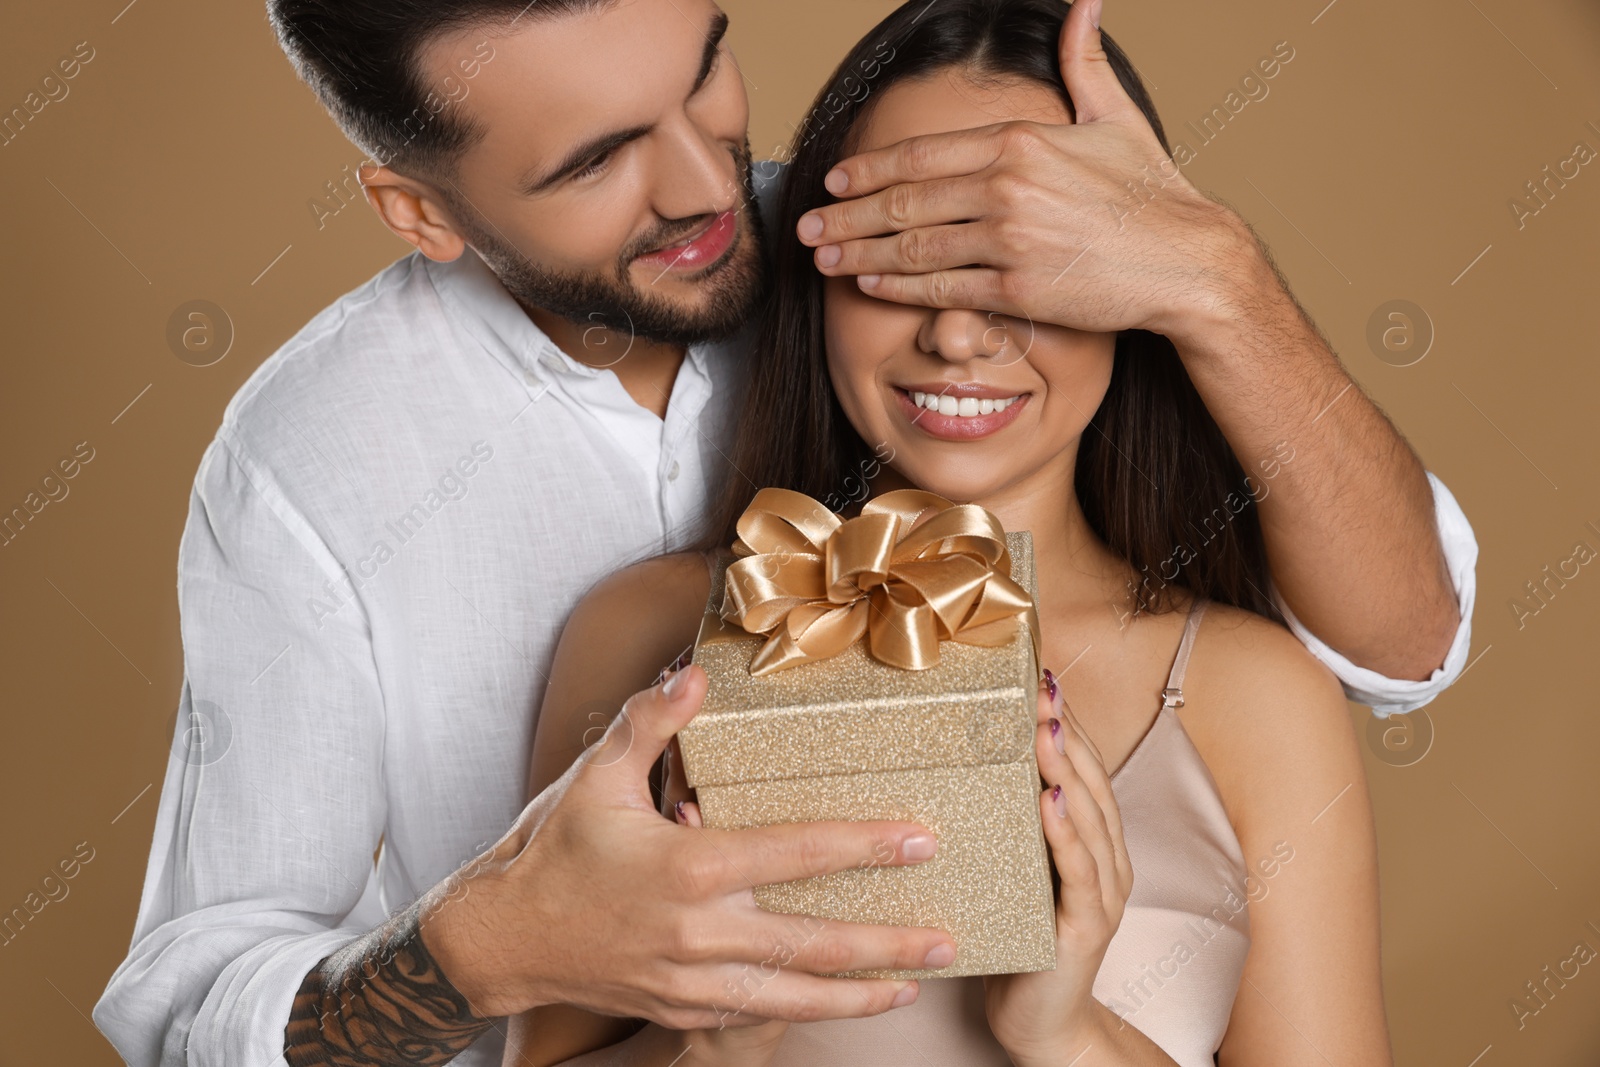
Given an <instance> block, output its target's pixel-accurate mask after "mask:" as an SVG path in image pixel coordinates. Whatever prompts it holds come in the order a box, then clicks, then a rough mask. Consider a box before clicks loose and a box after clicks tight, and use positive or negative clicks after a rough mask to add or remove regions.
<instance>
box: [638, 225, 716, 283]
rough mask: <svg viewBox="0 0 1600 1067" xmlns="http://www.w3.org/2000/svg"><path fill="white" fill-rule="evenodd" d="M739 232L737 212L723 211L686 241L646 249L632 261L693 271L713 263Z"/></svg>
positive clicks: (687, 271) (688, 272)
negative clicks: (656, 248) (653, 250)
mask: <svg viewBox="0 0 1600 1067" xmlns="http://www.w3.org/2000/svg"><path fill="white" fill-rule="evenodd" d="M738 232H739V216H738V215H736V214H735V213H734V212H732V211H724V212H723V213H722V214H720V215H718V216H717V217H716V218H714V219H712V220H711V221H710V222H708V223H707V224H706V228H705V229H704V230H703V231H701V232H700V233H699V234H697V235H696V236H695V237H694V239H693V240H691V241H689V242H688V243H686V244H680V245H673V246H672V247H670V248H663V249H660V250H659V251H655V252H648V253H646V254H645V255H642V256H640V257H639V258H638V259H636V260H634V262H636V263H642V264H644V265H645V266H647V267H657V268H660V269H661V270H663V271H672V272H674V273H678V274H692V273H694V272H695V271H698V270H704V269H705V268H706V267H708V266H710V265H711V264H712V263H715V262H716V261H717V259H718V257H720V256H721V255H722V254H723V253H724V252H726V251H727V250H728V249H729V248H730V247H731V246H732V245H733V239H734V237H735V236H736V235H737V234H738Z"/></svg>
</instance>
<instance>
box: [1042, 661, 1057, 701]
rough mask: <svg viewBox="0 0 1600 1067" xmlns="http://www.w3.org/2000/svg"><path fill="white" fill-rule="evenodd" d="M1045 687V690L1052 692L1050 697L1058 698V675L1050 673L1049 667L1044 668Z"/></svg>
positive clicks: (1052, 698)
mask: <svg viewBox="0 0 1600 1067" xmlns="http://www.w3.org/2000/svg"><path fill="white" fill-rule="evenodd" d="M1044 688H1045V692H1047V693H1049V694H1050V699H1051V700H1054V699H1055V698H1056V676H1055V675H1054V674H1052V673H1050V668H1049V667H1046V668H1045V669H1044Z"/></svg>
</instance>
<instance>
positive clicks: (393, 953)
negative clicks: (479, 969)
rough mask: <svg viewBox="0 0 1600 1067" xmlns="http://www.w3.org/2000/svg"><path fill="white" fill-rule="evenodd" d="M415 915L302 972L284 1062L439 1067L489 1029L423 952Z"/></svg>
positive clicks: (416, 910)
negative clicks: (312, 968) (301, 980)
mask: <svg viewBox="0 0 1600 1067" xmlns="http://www.w3.org/2000/svg"><path fill="white" fill-rule="evenodd" d="M420 914H421V911H420V904H419V905H413V906H412V907H410V908H407V909H406V910H405V911H403V912H401V913H399V914H398V915H396V916H394V917H393V918H392V919H390V920H389V921H388V922H386V923H384V924H383V925H382V926H380V927H378V928H377V929H376V930H374V931H372V933H370V934H368V935H367V936H366V937H363V938H361V939H360V940H359V941H356V942H354V943H353V944H351V945H348V946H346V947H345V948H343V949H341V950H339V951H338V952H336V953H334V954H333V955H331V956H329V957H327V958H326V959H324V960H323V961H322V962H321V963H319V964H318V965H317V967H316V969H315V970H313V971H312V972H311V973H310V974H308V975H306V980H305V982H304V983H302V984H301V986H300V992H299V993H297V994H296V995H295V998H294V1007H293V1008H292V1009H291V1010H290V1012H289V1025H288V1027H287V1028H285V1030H284V1048H283V1055H284V1059H286V1060H287V1061H288V1062H289V1064H290V1067H376V1065H379V1064H383V1065H388V1064H407V1065H410V1064H416V1065H418V1067H427V1065H432V1064H444V1063H448V1062H449V1061H450V1060H451V1059H452V1058H454V1057H456V1056H458V1055H460V1054H461V1053H462V1052H464V1051H465V1050H466V1049H467V1047H468V1046H469V1045H471V1044H472V1043H473V1041H475V1040H477V1038H478V1037H479V1035H481V1034H482V1033H483V1032H484V1031H485V1030H487V1029H489V1026H490V1020H489V1019H486V1018H484V1017H482V1016H480V1015H478V1014H477V1013H476V1012H474V1011H473V1010H472V1005H471V1004H469V1003H467V999H466V998H465V997H463V996H462V995H461V994H460V993H459V992H458V991H457V990H456V988H455V986H453V985H452V984H451V983H450V979H449V978H447V977H445V975H444V972H443V971H441V970H440V969H439V965H438V964H437V963H436V962H435V961H434V959H433V957H432V955H430V954H429V952H428V948H427V946H426V945H425V944H423V941H422V935H421V926H420V919H419V916H420Z"/></svg>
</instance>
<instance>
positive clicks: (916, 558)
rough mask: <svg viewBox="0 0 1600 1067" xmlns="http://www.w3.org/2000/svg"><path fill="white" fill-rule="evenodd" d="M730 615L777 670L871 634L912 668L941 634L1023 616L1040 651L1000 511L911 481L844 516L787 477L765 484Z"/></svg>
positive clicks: (986, 642) (747, 524) (924, 663)
mask: <svg viewBox="0 0 1600 1067" xmlns="http://www.w3.org/2000/svg"><path fill="white" fill-rule="evenodd" d="M737 529H738V534H739V539H738V541H737V542H736V543H735V544H734V546H733V548H734V553H735V554H736V555H737V556H739V557H740V558H738V559H736V560H735V561H734V562H733V563H731V564H730V565H729V567H728V572H727V580H726V583H725V590H724V594H723V602H722V609H721V614H722V617H723V618H724V619H726V620H728V621H730V622H732V623H734V624H736V625H738V626H740V627H741V628H743V629H744V630H746V631H748V632H750V633H755V634H764V635H766V637H767V642H766V644H764V645H763V646H762V647H761V649H760V651H758V652H757V653H756V655H755V658H754V659H753V660H752V661H751V664H750V673H751V674H754V675H760V674H766V673H769V672H771V671H777V670H784V669H786V668H789V667H793V666H797V665H798V664H801V663H809V662H813V661H815V660H820V659H827V658H829V657H831V656H836V655H838V654H839V653H840V652H843V651H844V650H845V649H846V648H848V647H849V646H850V645H851V644H854V643H855V642H856V641H859V640H860V639H861V638H862V637H863V636H865V637H866V638H867V647H868V650H869V651H870V652H871V653H872V655H873V657H874V658H876V659H878V660H881V661H882V662H884V663H888V664H890V665H891V666H895V667H900V668H903V669H905V670H926V669H927V668H929V667H932V666H934V665H935V664H937V663H938V662H939V642H940V641H960V642H962V643H963V644H972V645H983V646H990V647H993V646H996V645H1002V644H1005V643H1006V642H1007V641H1009V640H1011V638H1012V636H1013V635H1014V634H1015V632H1016V629H1015V628H1016V622H1015V620H1016V619H1018V618H1021V619H1024V620H1025V621H1026V622H1027V623H1028V625H1029V628H1030V632H1031V635H1032V637H1033V642H1034V650H1035V653H1036V654H1037V651H1038V646H1039V622H1038V617H1037V614H1036V612H1035V609H1034V604H1033V598H1032V597H1031V596H1029V595H1028V592H1027V590H1025V589H1023V588H1022V587H1021V586H1020V585H1018V584H1017V583H1016V582H1015V581H1013V580H1012V579H1011V554H1010V553H1009V552H1008V551H1007V550H1006V540H1005V529H1004V527H1002V526H1001V525H1000V520H999V519H997V518H995V516H994V515H993V514H991V513H990V512H988V511H987V510H985V509H984V508H982V507H979V506H978V505H976V504H955V503H952V502H951V501H949V500H946V499H945V498H944V497H942V496H938V495H936V494H934V493H928V492H923V491H922V490H919V489H901V490H896V491H894V492H890V493H884V494H883V495H882V496H878V497H875V498H873V499H872V500H869V501H868V502H867V503H866V504H864V505H863V506H862V508H861V514H860V515H858V516H857V517H855V518H853V519H848V520H846V519H843V518H841V517H840V516H838V515H836V514H834V513H833V512H831V511H829V510H828V509H827V508H826V507H824V506H823V505H822V504H821V503H819V502H817V501H816V500H813V499H812V498H811V497H809V496H806V495H805V494H804V493H796V492H793V491H791V490H787V489H763V490H761V491H760V492H758V493H757V494H756V496H755V498H754V499H753V500H752V501H751V502H750V506H749V507H748V508H746V509H745V512H744V514H743V515H741V516H740V517H739V522H738V525H737Z"/></svg>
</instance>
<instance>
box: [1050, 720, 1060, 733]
mask: <svg viewBox="0 0 1600 1067" xmlns="http://www.w3.org/2000/svg"><path fill="white" fill-rule="evenodd" d="M1060 732H1061V720H1060V719H1055V718H1052V719H1051V720H1050V736H1051V737H1054V736H1055V735H1056V734H1059V733H1060Z"/></svg>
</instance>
